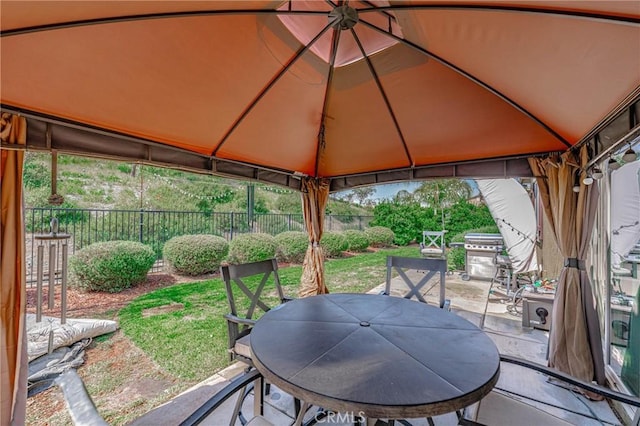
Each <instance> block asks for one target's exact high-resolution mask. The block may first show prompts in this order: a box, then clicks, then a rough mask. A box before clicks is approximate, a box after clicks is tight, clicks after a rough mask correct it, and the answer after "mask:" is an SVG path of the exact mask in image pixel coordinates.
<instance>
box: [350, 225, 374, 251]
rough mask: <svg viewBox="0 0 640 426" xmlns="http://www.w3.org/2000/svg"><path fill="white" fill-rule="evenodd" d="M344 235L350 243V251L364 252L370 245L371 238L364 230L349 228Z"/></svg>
mask: <svg viewBox="0 0 640 426" xmlns="http://www.w3.org/2000/svg"><path fill="white" fill-rule="evenodd" d="M344 236H345V238H346V239H347V243H349V249H348V250H349V251H354V252H362V251H366V250H367V248H368V247H369V238H367V234H365V233H364V231H358V230H357V229H349V230H346V231H344Z"/></svg>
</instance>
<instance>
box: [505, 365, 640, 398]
mask: <svg viewBox="0 0 640 426" xmlns="http://www.w3.org/2000/svg"><path fill="white" fill-rule="evenodd" d="M500 361H503V362H508V363H510V364H515V365H519V366H521V367H525V368H530V369H532V370H536V371H539V372H541V373H544V374H546V375H547V376H550V377H553V378H556V379H559V380H562V381H564V382H567V383H569V384H571V385H574V386H576V387H579V388H582V389H584V390H588V391H589V392H594V393H597V394H598V395H602V396H604V397H605V398H610V399H613V400H616V401H620V402H622V403H624V404H629V405H633V406H635V407H640V398H638V397H636V396H633V395H627V394H624V393H621V392H616V391H614V390H612V389H609V388H605V387H604V386H600V385H594V384H592V383H587V382H585V381H582V380H579V379H576V378H575V377H572V376H570V375H568V374H566V373H563V372H561V371H558V370H555V369H553V368H551V367H547V366H545V365H541V364H538V363H535V362H531V361H528V360H525V359H522V358H518V357H514V356H510V355H503V354H500Z"/></svg>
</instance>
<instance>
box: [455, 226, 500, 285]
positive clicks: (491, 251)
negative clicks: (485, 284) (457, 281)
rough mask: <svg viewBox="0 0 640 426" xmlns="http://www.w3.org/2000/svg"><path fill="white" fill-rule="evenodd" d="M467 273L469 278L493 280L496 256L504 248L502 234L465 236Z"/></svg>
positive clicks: (471, 234) (472, 234)
mask: <svg viewBox="0 0 640 426" xmlns="http://www.w3.org/2000/svg"><path fill="white" fill-rule="evenodd" d="M464 248H465V251H466V259H465V263H466V273H467V276H468V277H469V278H476V279H489V280H490V279H493V277H494V276H495V273H496V256H497V255H498V253H500V252H501V251H502V249H503V248H504V240H503V239H502V235H500V234H479V233H470V234H467V235H465V236H464Z"/></svg>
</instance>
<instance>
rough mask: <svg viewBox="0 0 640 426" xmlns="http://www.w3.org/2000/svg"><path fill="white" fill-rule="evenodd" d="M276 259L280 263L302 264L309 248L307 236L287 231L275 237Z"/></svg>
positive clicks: (302, 233) (299, 232)
mask: <svg viewBox="0 0 640 426" xmlns="http://www.w3.org/2000/svg"><path fill="white" fill-rule="evenodd" d="M276 242H277V243H278V251H277V254H276V255H277V259H278V261H280V262H288V263H302V262H303V261H304V256H305V254H306V253H307V248H308V247H309V236H308V235H307V233H306V232H302V231H287V232H283V233H281V234H278V235H276Z"/></svg>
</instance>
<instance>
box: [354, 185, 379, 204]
mask: <svg viewBox="0 0 640 426" xmlns="http://www.w3.org/2000/svg"><path fill="white" fill-rule="evenodd" d="M375 192H376V189H375V188H374V187H372V186H364V187H361V188H354V189H353V190H352V193H353V196H354V197H355V199H356V200H357V202H358V204H360V205H364V204H365V202H366V201H367V199H368V198H369V197H370V196H372V195H373V194H375Z"/></svg>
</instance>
